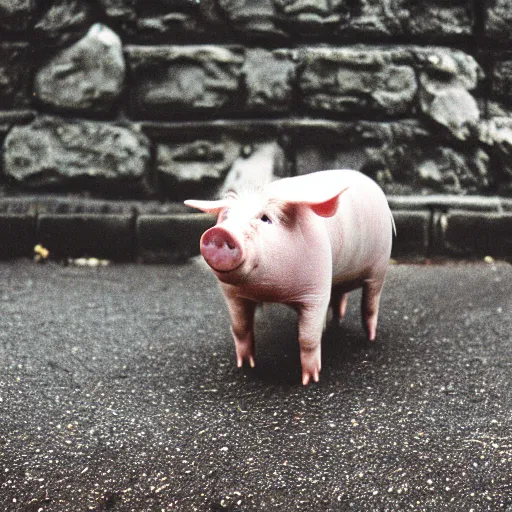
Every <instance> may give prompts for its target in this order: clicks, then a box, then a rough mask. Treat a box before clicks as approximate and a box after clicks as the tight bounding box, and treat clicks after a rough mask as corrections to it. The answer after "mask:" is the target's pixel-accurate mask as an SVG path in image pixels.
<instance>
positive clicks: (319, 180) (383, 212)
mask: <svg viewBox="0 0 512 512" xmlns="http://www.w3.org/2000/svg"><path fill="white" fill-rule="evenodd" d="M185 204H186V205H187V206H190V207H193V208H197V209H199V210H202V211H204V212H209V213H213V214H216V215H217V223H216V225H215V226H213V227H212V228H210V229H208V230H207V231H205V232H204V233H203V235H202V237H201V240H200V251H201V254H202V256H203V257H204V259H205V260H206V263H208V265H209V266H210V267H211V269H212V271H213V273H214V274H215V276H216V277H217V279H218V281H219V282H220V286H221V288H222V291H223V293H224V297H225V301H226V304H227V308H228V311H229V315H230V318H231V332H232V335H233V339H234V342H235V349H236V360H237V366H238V367H242V366H243V364H244V363H248V364H249V365H250V366H251V367H254V364H255V359H254V354H255V351H254V313H255V309H256V306H257V305H258V304H259V303H261V302H278V303H283V304H286V305H288V306H291V307H292V308H294V309H295V310H296V311H297V312H298V341H299V347H300V361H301V366H302V384H303V385H304V386H306V385H308V383H310V382H311V381H314V382H318V381H319V378H320V370H321V338H322V334H323V331H324V326H325V319H326V317H327V312H328V309H329V304H331V307H332V311H333V316H334V318H335V319H336V320H338V321H339V320H341V319H342V318H343V317H344V315H345V311H346V308H347V297H348V293H349V292H350V291H352V290H354V289H356V288H360V287H362V289H363V291H362V305H361V310H362V318H363V325H364V327H365V329H366V333H367V336H368V338H369V339H370V340H371V341H373V340H374V339H375V336H376V329H377V317H378V313H379V301H380V296H381V292H382V287H383V285H384V279H385V276H386V271H387V267H388V262H389V258H390V253H391V244H392V238H393V232H394V231H395V224H394V221H393V217H392V214H391V211H390V209H389V206H388V203H387V200H386V197H385V195H384V192H383V191H382V189H381V188H380V187H379V186H378V185H377V183H375V181H373V180H372V179H370V178H369V177H367V176H366V175H364V174H362V173H360V172H358V171H354V170H344V169H342V170H329V171H319V172H315V173H311V174H307V175H303V176H296V177H292V178H284V179H280V180H276V181H273V182H270V183H268V184H266V185H264V186H261V187H256V188H248V189H246V190H240V191H238V192H236V193H235V192H231V193H228V194H227V195H226V197H224V198H223V199H219V200H212V201H203V200H187V201H185ZM331 297H332V300H331Z"/></svg>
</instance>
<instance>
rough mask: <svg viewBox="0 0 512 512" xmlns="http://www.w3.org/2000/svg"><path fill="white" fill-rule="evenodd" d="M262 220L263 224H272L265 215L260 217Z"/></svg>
mask: <svg viewBox="0 0 512 512" xmlns="http://www.w3.org/2000/svg"><path fill="white" fill-rule="evenodd" d="M260 220H261V222H265V223H266V224H272V221H271V220H270V218H269V217H268V215H266V214H265V213H264V214H263V215H262V216H261V217H260Z"/></svg>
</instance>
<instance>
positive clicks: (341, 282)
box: [332, 275, 366, 293]
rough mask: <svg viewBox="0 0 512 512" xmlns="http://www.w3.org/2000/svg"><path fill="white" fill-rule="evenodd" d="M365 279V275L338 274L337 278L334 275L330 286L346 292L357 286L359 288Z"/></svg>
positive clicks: (355, 288)
mask: <svg viewBox="0 0 512 512" xmlns="http://www.w3.org/2000/svg"><path fill="white" fill-rule="evenodd" d="M365 279H366V276H365V275H356V276H345V275H342V276H338V278H336V277H335V278H334V279H333V281H332V288H333V289H336V290H338V291H340V292H341V293H348V292H351V291H353V290H357V288H361V286H363V283H364V281H365Z"/></svg>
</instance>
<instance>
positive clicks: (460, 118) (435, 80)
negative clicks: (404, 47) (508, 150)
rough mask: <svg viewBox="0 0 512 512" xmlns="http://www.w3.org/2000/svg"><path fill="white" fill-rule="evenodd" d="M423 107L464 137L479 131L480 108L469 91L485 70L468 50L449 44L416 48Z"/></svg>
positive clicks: (432, 116)
mask: <svg viewBox="0 0 512 512" xmlns="http://www.w3.org/2000/svg"><path fill="white" fill-rule="evenodd" d="M414 55H415V60H416V62H417V65H416V69H417V73H418V77H419V105H420V109H421V111H422V112H423V113H424V114H425V115H427V116H428V117H430V118H431V119H433V120H434V121H435V122H437V123H439V124H440V125H442V126H443V127H445V128H447V129H448V130H449V131H450V133H451V134H452V135H453V136H455V137H456V138H457V139H460V140H465V139H467V138H468V137H470V136H471V135H473V134H474V133H475V132H476V131H477V125H478V121H479V119H480V111H479V107H478V103H477V101H476V100H475V98H474V97H473V96H472V95H471V94H470V92H469V91H472V90H473V89H475V88H476V87H477V86H478V84H479V82H480V81H481V80H482V79H483V76H484V74H483V71H482V69H481V67H480V66H479V64H478V63H477V62H476V60H475V59H474V58H473V57H472V56H471V55H468V54H467V53H464V52H462V51H458V50H452V49H447V48H415V49H414Z"/></svg>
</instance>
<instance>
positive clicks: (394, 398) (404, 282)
mask: <svg viewBox="0 0 512 512" xmlns="http://www.w3.org/2000/svg"><path fill="white" fill-rule="evenodd" d="M359 298H360V293H359V292H354V293H353V294H351V297H350V300H349V306H348V313H347V317H346V318H345V320H344V322H343V324H342V325H341V326H339V327H338V326H330V327H329V328H328V329H327V331H326V333H325V336H324V340H323V369H322V374H321V381H320V383H319V384H313V385H310V386H308V387H303V386H302V385H301V383H300V365H299V351H298V345H297V342H296V335H297V330H296V315H295V313H294V312H293V311H291V310H288V309H287V308H284V307H282V306H276V305H269V306H265V307H263V308H262V309H261V310H259V312H258V316H257V325H256V336H257V353H256V368H255V369H254V370H251V369H249V368H246V369H242V370H240V369H237V368H236V365H235V351H234V346H233V343H232V341H231V335H230V332H229V323H228V319H227V313H226V309H225V306H224V303H223V299H222V296H221V294H220V291H219V289H218V287H217V285H216V282H215V279H214V277H213V276H212V275H211V274H210V273H209V271H208V270H207V269H206V268H205V266H204V264H202V263H201V262H200V261H199V260H198V259H194V260H192V261H190V262H188V263H186V264H183V265H161V266H150V265H137V264H122V265H121V264H111V265H108V266H105V267H97V268H88V267H77V266H73V265H71V266H64V265H60V264H57V263H51V262H48V263H46V264H36V263H34V262H32V261H28V260H18V261H11V262H4V263H0V311H1V315H0V324H1V327H0V509H1V510H6V511H41V512H47V511H71V512H73V511H97V512H99V511H106V510H109V511H116V512H117V511H119V512H121V511H123V512H124V511H137V512H139V511H158V512H160V511H174V510H177V511H194V510H198V511H214V512H220V511H230V512H234V511H285V512H286V511H373V510H379V511H384V510H389V511H399V510H429V511H443V510H450V511H451V510H453V511H470V510H474V511H475V512H476V511H478V512H479V511H486V510H489V511H491V510H492V511H494V510H505V511H508V512H511V511H512V266H511V265H509V264H506V263H499V262H491V263H483V262H482V263H475V262H473V263H449V264H444V265H392V266H391V268H390V272H389V274H388V281H387V284H386V287H385V290H384V294H383V297H382V302H381V314H380V322H379V328H378V332H377V341H376V342H375V343H369V342H367V341H366V340H365V336H364V331H363V329H362V327H361V320H360V313H359Z"/></svg>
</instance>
